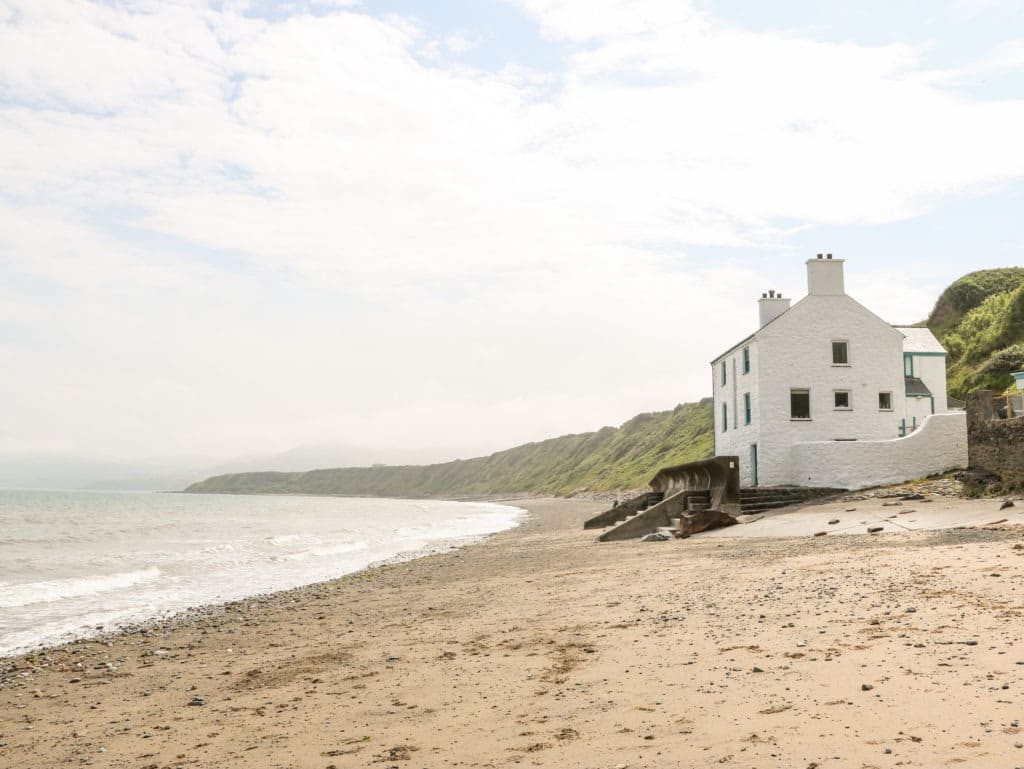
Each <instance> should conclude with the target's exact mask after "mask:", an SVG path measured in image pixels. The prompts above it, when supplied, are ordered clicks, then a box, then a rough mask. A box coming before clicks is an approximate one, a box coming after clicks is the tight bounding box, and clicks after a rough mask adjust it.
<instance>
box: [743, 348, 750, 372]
mask: <svg viewBox="0 0 1024 769" xmlns="http://www.w3.org/2000/svg"><path fill="white" fill-rule="evenodd" d="M743 373H744V374H749V373H750V348H749V347H744V348H743Z"/></svg>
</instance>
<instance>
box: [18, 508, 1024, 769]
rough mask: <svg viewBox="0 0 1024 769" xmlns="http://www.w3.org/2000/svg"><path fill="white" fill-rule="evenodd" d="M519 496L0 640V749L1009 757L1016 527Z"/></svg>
mask: <svg viewBox="0 0 1024 769" xmlns="http://www.w3.org/2000/svg"><path fill="white" fill-rule="evenodd" d="M518 504H520V505H521V506H523V507H526V508H528V509H530V510H531V511H532V512H533V513H534V517H533V518H532V519H531V520H529V521H528V522H527V523H525V524H524V525H523V526H521V527H520V528H518V529H515V530H513V531H509V532H505V533H502V534H499V535H496V536H494V537H492V538H491V539H490V540H488V541H487V542H486V543H483V544H481V545H476V546H473V547H469V548H466V549H464V550H461V551H458V552H453V553H447V554H443V555H437V556H432V557H429V558H424V559H421V560H418V561H414V562H409V563H403V564H395V565H391V566H387V567H384V568H380V569H376V570H371V571H367V572H363V573H360V574H357V575H352V576H350V577H347V578H343V579H340V580H336V581H334V582H330V583H325V584H322V585H316V586H312V587H309V588H303V589H299V590H295V591H290V592H288V593H283V594H278V595H275V596H271V597H269V598H266V599H259V600H257V599H254V600H250V601H243V602H239V603H237V604H232V605H229V606H227V607H225V608H224V609H223V610H221V611H217V612H214V613H212V614H210V615H209V616H205V617H203V616H200V617H198V618H193V619H188V620H183V621H181V622H179V623H177V625H176V626H169V627H166V628H163V629H161V628H154V629H152V630H150V631H147V632H144V633H143V632H136V633H129V634H122V635H117V636H112V637H110V638H107V639H104V640H101V641H88V642H82V643H76V644H70V645H68V646H65V647H62V648H59V649H53V650H50V651H48V652H47V653H45V654H42V653H40V654H36V655H35V656H34V657H33V658H32V659H26V658H17V659H10V660H0V671H2V672H0V682H2V683H0V687H2V688H0V766H3V767H10V768H11V769H15V768H19V769H20V768H21V767H32V768H33V769H36V768H37V767H56V766H80V765H92V766H96V767H133V768H134V769H164V768H165V767H171V768H173V767H229V766H231V767H238V766H241V767H289V768H290V767H302V768H305V767H310V768H314V767H315V768H316V769H329V768H330V767H334V768H335V769H348V768H349V767H375V766H380V767H382V768H384V769H386V768H387V767H399V769H434V768H435V767H450V766H463V767H498V766H511V765H516V764H519V765H524V766H548V767H592V768H594V769H597V768H598V767H706V766H719V765H721V766H730V767H786V768H787V769H791V768H793V767H796V768H797V769H811V768H812V767H822V768H823V767H860V768H862V769H863V768H866V767H895V766H918V767H944V766H958V765H960V766H965V767H1013V766H1024V748H1022V747H1021V746H1024V732H1022V731H1021V728H1022V727H1021V725H1020V721H1019V719H1021V718H1024V696H1022V692H1021V690H1022V688H1024V675H1022V674H1024V621H1022V620H1024V557H1022V556H1024V527H1018V526H1012V525H1009V524H1006V525H1003V526H1001V527H999V526H997V527H986V528H974V529H947V530H943V531H908V532H892V533H890V532H883V533H881V534H877V535H857V536H853V535H848V536H832V535H830V536H825V537H814V536H800V537H791V538H774V539H769V538H752V537H743V538H729V537H723V536H714V537H701V536H698V537H694V538H692V539H689V540H685V541H670V542H660V543H640V542H623V543H611V544H597V543H596V542H595V541H594V534H595V532H584V531H582V530H581V528H580V526H581V524H582V522H583V520H584V519H585V518H587V517H589V516H590V515H592V514H593V513H595V512H598V511H600V510H602V509H603V508H604V507H605V505H604V504H602V503H600V502H580V501H567V500H536V499H531V500H523V501H521V502H519V503H518ZM957 504H962V505H965V506H967V505H977V506H980V507H979V508H978V509H979V511H981V512H983V513H987V512H988V511H989V510H997V509H998V502H993V501H992V500H986V501H981V502H976V503H967V502H959V503H957ZM1018 504H1020V503H1018ZM851 506H852V505H851ZM965 509H966V508H965ZM999 517H1001V516H999V515H995V516H994V518H999Z"/></svg>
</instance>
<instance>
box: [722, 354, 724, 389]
mask: <svg viewBox="0 0 1024 769" xmlns="http://www.w3.org/2000/svg"><path fill="white" fill-rule="evenodd" d="M722 384H723V385H724V384H725V361H724V360H723V361H722Z"/></svg>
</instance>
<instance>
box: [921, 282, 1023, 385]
mask: <svg viewBox="0 0 1024 769" xmlns="http://www.w3.org/2000/svg"><path fill="white" fill-rule="evenodd" d="M928 328H930V329H931V330H932V332H933V333H934V334H935V335H936V336H937V337H938V338H939V340H940V341H941V342H942V344H943V345H944V346H945V348H946V350H947V352H948V353H949V357H948V359H947V377H948V383H949V394H950V395H952V396H953V397H955V398H961V399H963V398H965V397H966V395H967V393H969V392H970V391H971V390H977V389H980V388H985V389H990V390H997V391H1002V390H1005V389H1006V388H1007V387H1008V386H1009V385H1010V382H1011V380H1010V376H1009V374H1010V372H1011V371H1020V370H1022V369H1024V268H1022V267H1008V268H1004V269H999V270H981V271H979V272H972V273H970V274H969V275H965V276H964V277H962V278H960V279H959V280H957V281H956V282H955V283H953V284H952V285H951V286H950V287H949V288H947V289H946V290H945V291H943V292H942V296H940V297H939V300H938V302H936V303H935V309H934V310H932V313H931V315H930V316H929V318H928Z"/></svg>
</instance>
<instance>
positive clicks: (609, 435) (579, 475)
mask: <svg viewBox="0 0 1024 769" xmlns="http://www.w3.org/2000/svg"><path fill="white" fill-rule="evenodd" d="M711 422H712V420H711V399H710V398H705V399H704V400H702V401H700V402H699V403H685V404H682V405H679V406H676V407H675V408H674V409H673V410H672V411H658V412H655V413H653V414H640V415H638V416H635V417H633V418H632V419H630V420H629V421H628V422H626V423H625V424H623V425H622V426H621V427H618V428H615V427H604V428H602V429H600V430H598V431H597V432H593V433H581V434H579V435H563V436H562V437H560V438H550V439H548V440H546V441H541V442H539V443H527V444H525V445H523V446H517V447H515V448H513V449H508V450H506V451H499V452H497V453H496V454H491V455H490V456H487V457H477V458H475V459H459V460H455V461H454V462H445V463H444V464H437V465H422V466H403V467H344V468H339V469H332V470H311V471H308V472H302V473H274V472H265V473H233V474H231V475H218V476H215V477H213V478H209V479H207V480H205V481H201V482H199V483H194V484H192V485H191V486H189V487H188V488H187V489H186V491H188V492H194V493H229V494H260V493H268V494H288V493H301V494H346V495H366V496H389V497H409V496H422V497H431V496H445V497H451V496H463V495H484V494H506V493H517V492H531V493H542V494H561V495H564V494H571V493H573V492H575V491H580V490H584V489H586V490H590V491H608V490H613V489H629V488H638V487H641V486H646V485H647V482H648V481H649V480H650V479H651V478H652V477H653V476H654V474H655V473H656V472H657V471H658V469H660V468H662V467H665V466H668V465H675V464H681V463H683V462H692V461H694V460H697V459H704V458H706V457H709V456H711V452H712V445H713V441H712V426H711Z"/></svg>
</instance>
